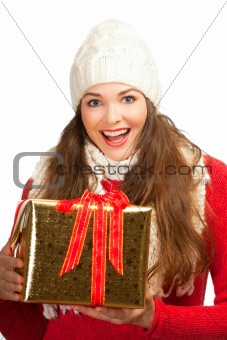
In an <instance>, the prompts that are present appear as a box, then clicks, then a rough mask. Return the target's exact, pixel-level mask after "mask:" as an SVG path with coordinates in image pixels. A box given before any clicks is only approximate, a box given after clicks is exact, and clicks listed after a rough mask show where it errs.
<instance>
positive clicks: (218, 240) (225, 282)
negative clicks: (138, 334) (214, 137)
mask: <svg viewBox="0 0 227 340" xmlns="http://www.w3.org/2000/svg"><path fill="white" fill-rule="evenodd" d="M205 165H206V166H207V167H208V166H209V172H210V177H211V183H210V184H207V189H206V199H207V201H208V203H209V205H210V206H211V208H212V210H213V214H211V212H210V210H209V211H208V209H206V216H207V219H208V221H209V229H210V231H211V235H212V238H213V240H214V251H215V254H214V258H213V261H212V264H211V266H210V273H211V276H212V280H213V284H214V291H215V300H214V306H201V305H200V306H199V305H198V306H195V305H194V306H190V303H188V306H179V305H178V306H175V305H173V304H172V305H167V304H165V303H164V302H163V301H159V300H155V307H156V311H155V318H154V321H153V324H152V327H151V328H150V329H149V330H148V331H147V332H146V335H147V336H148V337H150V338H155V339H193V340H196V339H200V340H202V339H204V340H205V339H206V340H208V339H212V340H214V339H215V340H218V339H227V166H226V165H225V164H224V163H222V162H221V161H219V160H216V159H213V158H210V157H206V158H205ZM211 216H212V217H211ZM214 216H215V217H214ZM201 295H202V294H201ZM203 298H204V296H201V300H202V301H203ZM144 335H145V334H144Z"/></svg>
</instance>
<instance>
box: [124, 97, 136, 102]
mask: <svg viewBox="0 0 227 340" xmlns="http://www.w3.org/2000/svg"><path fill="white" fill-rule="evenodd" d="M134 100H135V98H134V97H132V96H127V97H124V98H123V101H124V103H126V104H130V103H133V102H134Z"/></svg>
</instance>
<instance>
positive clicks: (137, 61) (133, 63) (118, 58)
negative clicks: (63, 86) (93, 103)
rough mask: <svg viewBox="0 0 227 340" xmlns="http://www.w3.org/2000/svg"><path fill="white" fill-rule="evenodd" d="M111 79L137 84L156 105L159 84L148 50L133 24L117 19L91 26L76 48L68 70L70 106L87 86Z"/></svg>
mask: <svg viewBox="0 0 227 340" xmlns="http://www.w3.org/2000/svg"><path fill="white" fill-rule="evenodd" d="M112 82H117V83H124V84H127V85H131V86H133V87H135V88H137V89H138V90H140V91H141V92H142V93H143V94H144V95H145V97H147V98H148V99H150V101H151V102H152V103H153V105H154V106H156V107H158V104H159V102H160V100H161V87H160V84H159V81H158V75H157V69H156V66H155V61H154V58H153V56H152V53H151V51H150V50H149V48H148V46H147V45H146V43H145V42H144V41H143V40H142V39H141V37H140V36H139V35H138V33H137V32H136V31H135V30H134V28H133V26H132V25H130V24H126V23H124V22H121V21H119V20H107V21H104V22H103V23H101V24H99V25H97V26H95V27H93V28H92V29H91V31H90V33H89V34H88V36H87V38H86V40H85V41H84V43H83V45H82V46H81V47H80V48H79V50H78V52H77V54H76V56H75V59H74V63H73V65H72V67H71V73H70V89H71V99H72V105H73V109H74V110H75V111H76V109H77V106H78V105H79V102H80V100H81V98H82V96H83V94H84V93H85V91H86V90H87V89H89V88H90V87H92V86H94V85H97V84H101V83H112Z"/></svg>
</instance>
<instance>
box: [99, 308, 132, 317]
mask: <svg viewBox="0 0 227 340" xmlns="http://www.w3.org/2000/svg"><path fill="white" fill-rule="evenodd" d="M95 310H96V311H97V312H98V313H99V314H101V315H103V316H105V317H107V318H108V319H115V320H124V319H125V316H126V310H125V309H124V308H110V307H108V308H107V307H96V308H95Z"/></svg>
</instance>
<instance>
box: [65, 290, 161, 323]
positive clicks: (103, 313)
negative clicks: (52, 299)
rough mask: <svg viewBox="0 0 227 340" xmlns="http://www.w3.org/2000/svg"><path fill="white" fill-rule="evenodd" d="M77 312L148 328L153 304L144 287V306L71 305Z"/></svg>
mask: <svg viewBox="0 0 227 340" xmlns="http://www.w3.org/2000/svg"><path fill="white" fill-rule="evenodd" d="M72 307H73V308H74V309H76V310H77V311H78V312H81V313H83V314H86V315H88V316H91V317H93V318H96V319H99V320H104V321H109V322H112V323H115V324H118V325H120V324H132V325H136V326H140V327H143V328H150V327H151V324H152V322H153V319H154V311H155V305H154V300H153V296H152V294H151V292H150V290H149V287H148V284H147V287H146V296H145V307H144V308H143V309H132V308H109V307H95V308H94V307H87V306H81V305H76V306H75V305H74V306H72Z"/></svg>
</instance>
